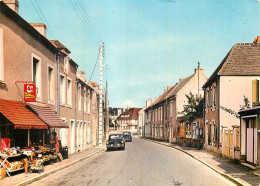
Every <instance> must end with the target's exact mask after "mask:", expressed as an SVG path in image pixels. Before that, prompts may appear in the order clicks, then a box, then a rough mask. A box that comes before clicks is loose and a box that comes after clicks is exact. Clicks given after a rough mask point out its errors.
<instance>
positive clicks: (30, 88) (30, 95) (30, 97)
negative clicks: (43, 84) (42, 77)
mask: <svg viewBox="0 0 260 186" xmlns="http://www.w3.org/2000/svg"><path fill="white" fill-rule="evenodd" d="M24 101H25V102H35V101H36V85H35V84H24Z"/></svg>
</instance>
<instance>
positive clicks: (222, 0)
mask: <svg viewBox="0 0 260 186" xmlns="http://www.w3.org/2000/svg"><path fill="white" fill-rule="evenodd" d="M32 2H33V3H34V6H35V7H36V8H37V4H36V3H35V0H20V1H19V3H20V8H19V14H20V15H21V16H22V17H23V18H24V19H25V20H26V21H28V22H34V23H38V22H44V23H46V21H45V20H44V18H42V19H41V18H40V16H38V13H37V11H36V10H35V8H34V6H33V3H32ZM37 3H38V5H39V6H40V7H41V11H42V12H43V14H44V17H45V18H46V20H47V23H48V24H47V37H48V38H49V39H58V40H59V41H61V42H62V43H63V44H64V45H65V46H67V47H68V49H69V50H70V51H71V52H72V53H71V55H70V56H71V57H72V58H73V59H74V60H75V61H76V62H77V63H78V64H79V69H80V70H83V71H85V72H86V76H87V78H88V79H89V78H90V76H91V73H92V70H93V68H94V65H95V63H96V58H97V55H98V48H99V42H104V43H105V63H106V64H108V65H109V69H105V72H104V80H107V81H108V90H109V94H108V95H109V103H110V106H113V107H126V106H129V107H132V106H135V107H143V106H144V104H145V99H147V98H150V97H151V98H154V97H158V96H159V95H160V94H162V92H163V90H164V88H165V87H166V86H167V85H168V86H170V85H174V84H175V83H176V82H177V81H179V79H180V78H184V77H187V76H189V75H191V74H192V73H193V72H194V68H196V66H197V62H198V61H200V63H201V67H202V68H204V69H205V74H206V75H207V76H208V77H209V76H210V75H211V74H212V73H213V71H214V70H215V69H216V67H217V66H218V65H219V63H220V62H221V60H222V59H223V58H224V57H225V55H226V54H227V52H228V51H229V50H230V49H231V47H232V46H233V45H234V44H235V43H248V42H252V41H253V40H254V38H255V37H256V36H257V35H260V24H259V23H260V2H259V1H258V0H196V1H195V0H37ZM74 7H75V8H76V9H77V10H78V12H79V10H81V11H82V12H81V13H80V12H79V14H77V12H76V11H75V9H74ZM81 8H84V10H85V12H84V11H83V9H81ZM38 12H40V10H38ZM79 15H80V16H82V15H83V16H84V18H82V20H83V21H82V20H81V19H80V18H79ZM42 20H43V21H42ZM83 22H84V23H83ZM50 30H51V31H52V32H53V33H54V34H52V32H51V31H50ZM91 81H96V82H98V83H99V67H98V66H97V68H96V69H95V71H94V75H93V77H92V79H91Z"/></svg>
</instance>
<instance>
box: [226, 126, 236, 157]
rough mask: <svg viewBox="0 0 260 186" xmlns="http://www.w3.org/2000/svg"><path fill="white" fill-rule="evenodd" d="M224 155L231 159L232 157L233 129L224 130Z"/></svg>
mask: <svg viewBox="0 0 260 186" xmlns="http://www.w3.org/2000/svg"><path fill="white" fill-rule="evenodd" d="M224 155H225V156H226V157H228V158H232V159H233V157H234V145H233V130H224Z"/></svg>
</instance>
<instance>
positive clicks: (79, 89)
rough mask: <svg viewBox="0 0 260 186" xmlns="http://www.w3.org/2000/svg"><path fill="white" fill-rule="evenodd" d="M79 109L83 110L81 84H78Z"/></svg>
mask: <svg viewBox="0 0 260 186" xmlns="http://www.w3.org/2000/svg"><path fill="white" fill-rule="evenodd" d="M78 109H79V111H81V85H80V84H79V85H78Z"/></svg>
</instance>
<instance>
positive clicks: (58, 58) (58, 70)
mask: <svg viewBox="0 0 260 186" xmlns="http://www.w3.org/2000/svg"><path fill="white" fill-rule="evenodd" d="M60 56H61V55H60V52H58V53H57V54H56V63H57V80H56V82H57V86H56V87H57V88H56V93H57V94H56V98H57V99H56V101H57V102H56V104H57V114H58V116H60Z"/></svg>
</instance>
